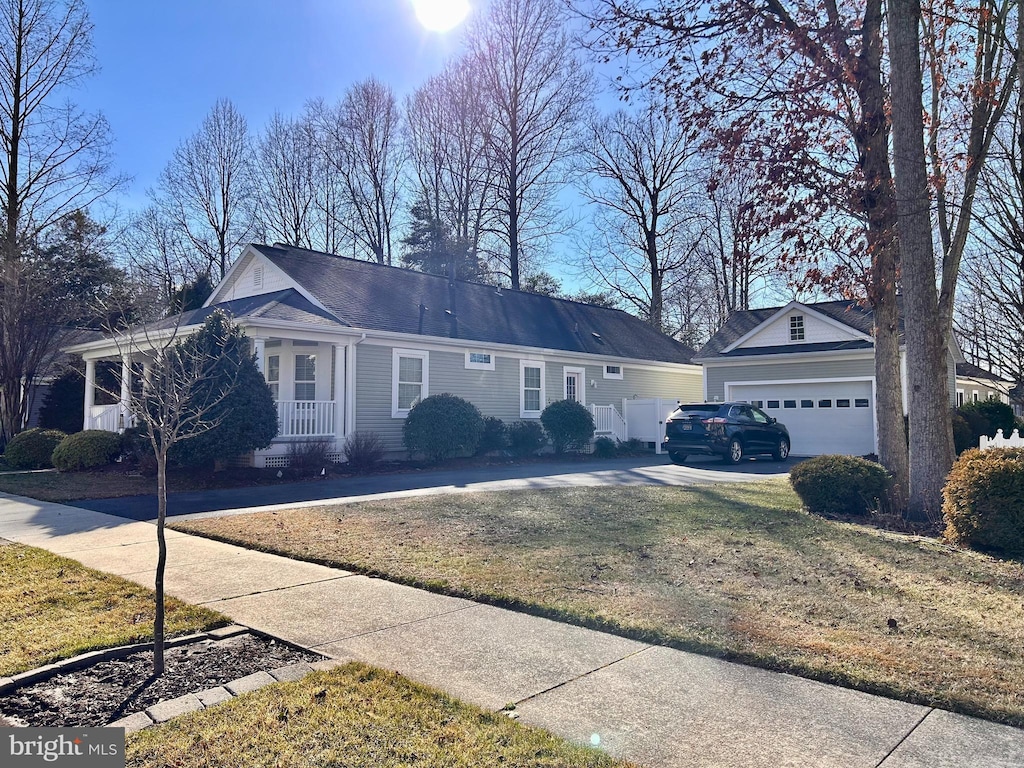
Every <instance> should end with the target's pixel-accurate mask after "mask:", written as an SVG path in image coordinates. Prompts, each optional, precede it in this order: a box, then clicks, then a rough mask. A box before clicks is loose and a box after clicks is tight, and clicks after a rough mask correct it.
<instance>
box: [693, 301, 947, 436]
mask: <svg viewBox="0 0 1024 768" xmlns="http://www.w3.org/2000/svg"><path fill="white" fill-rule="evenodd" d="M871 323H872V319H871V311H870V309H868V308H866V307H862V306H861V305H859V304H857V303H856V302H849V301H833V302H823V303H819V304H801V303H799V302H792V303H790V304H787V305H786V306H785V307H773V308H770V309H755V310H748V311H743V312H734V313H733V314H732V315H731V316H730V318H729V320H728V321H727V322H726V324H725V325H724V326H722V328H721V329H720V330H719V331H718V333H716V334H715V335H714V336H713V337H712V338H711V340H710V341H708V343H707V344H706V345H705V346H704V348H703V349H701V350H700V352H698V353H697V356H696V358H695V359H694V362H699V363H701V365H702V366H703V369H704V398H705V399H706V400H709V401H732V400H737V401H744V402H749V403H752V404H753V405H756V406H757V407H758V408H760V409H761V410H763V411H764V412H765V413H767V414H768V415H769V416H773V417H775V418H776V419H778V420H779V421H780V422H781V423H783V424H785V425H786V428H787V429H788V430H789V433H790V437H791V439H792V449H793V455H794V456H820V455H822V454H828V453H840V454H848V455H854V456H865V455H868V454H873V453H877V440H876V432H877V430H876V423H877V422H876V419H877V414H876V410H875V375H874V374H875V370H874V368H875V362H874V342H873V339H872V336H871ZM959 357H960V353H959V350H957V349H954V350H951V354H950V371H951V375H950V403H951V404H952V402H953V390H954V387H953V376H952V372H953V370H954V361H955V360H956V359H958V358H959Z"/></svg>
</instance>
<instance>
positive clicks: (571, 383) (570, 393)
mask: <svg viewBox="0 0 1024 768" xmlns="http://www.w3.org/2000/svg"><path fill="white" fill-rule="evenodd" d="M565 399H566V400H572V401H574V402H577V403H578V402H579V401H580V375H579V374H578V373H567V374H565Z"/></svg>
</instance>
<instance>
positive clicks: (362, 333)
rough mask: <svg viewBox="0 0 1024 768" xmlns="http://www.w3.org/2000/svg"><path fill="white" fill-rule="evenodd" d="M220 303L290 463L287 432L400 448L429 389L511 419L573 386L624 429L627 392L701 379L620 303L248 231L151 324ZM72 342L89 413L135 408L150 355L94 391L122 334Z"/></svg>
mask: <svg viewBox="0 0 1024 768" xmlns="http://www.w3.org/2000/svg"><path fill="white" fill-rule="evenodd" d="M215 309H224V310H225V311H227V312H228V313H229V314H230V315H231V316H232V317H233V318H234V320H235V321H236V322H237V323H238V324H239V325H240V326H241V327H242V328H243V329H244V330H245V332H246V334H247V335H248V336H249V337H250V338H251V339H252V343H253V352H254V354H255V356H256V362H257V365H258V366H259V367H260V370H261V371H262V372H263V375H264V377H265V378H266V380H267V383H268V384H269V385H270V388H271V391H272V393H273V395H274V398H275V400H276V401H277V409H278V421H279V428H280V432H279V435H278V437H277V439H276V440H275V441H274V444H273V445H272V446H271V447H270V448H269V449H267V450H264V451H258V452H257V454H256V455H255V456H254V457H253V458H254V463H255V465H256V466H284V465H286V464H287V462H288V455H289V450H290V448H289V446H290V444H293V443H297V442H301V441H308V440H314V439H315V440H328V441H330V442H331V443H332V446H331V451H333V453H334V454H336V455H335V456H332V458H338V459H340V458H341V452H342V447H343V445H344V440H345V439H346V437H347V436H348V435H351V434H352V433H353V432H356V431H369V432H375V433H377V434H378V435H380V437H381V438H382V439H383V441H384V444H385V446H386V448H387V449H388V450H389V451H391V452H400V451H404V450H405V449H404V446H403V443H402V424H403V420H404V419H405V417H406V416H407V415H408V413H409V410H410V408H412V406H413V405H414V404H415V403H416V402H417V401H419V400H420V399H422V398H425V397H427V396H429V395H431V394H440V393H443V392H448V393H451V394H454V395H458V396H459V397H463V398H465V399H467V400H469V401H470V402H472V403H474V404H475V405H476V406H477V407H478V408H479V409H480V411H481V412H482V413H483V414H484V415H485V416H496V417H498V418H500V419H502V420H503V421H505V422H506V423H507V422H510V421H516V420H519V419H538V418H540V414H541V411H542V410H543V409H544V407H545V406H547V405H548V404H549V403H552V402H554V401H556V400H562V399H566V398H568V399H572V400H576V401H578V402H580V403H582V404H583V405H585V406H587V407H588V408H590V409H591V411H592V412H594V413H595V418H596V421H597V422H598V425H599V429H602V431H603V432H605V433H607V434H610V435H614V436H616V437H619V438H620V439H625V434H626V433H625V423H624V420H623V418H622V416H623V413H622V412H623V411H624V405H623V400H624V399H626V398H671V399H691V398H694V397H699V396H700V391H701V369H700V367H699V366H697V365H694V364H693V363H692V362H691V358H692V356H693V354H694V352H693V350H692V349H690V348H689V347H687V346H685V345H683V344H681V343H679V342H677V341H675V340H673V339H671V338H670V337H668V336H666V335H664V334H662V333H659V332H657V331H656V330H654V329H653V328H651V327H650V326H649V325H647V324H646V323H644V322H642V321H640V320H639V319H637V318H635V317H633V316H631V315H629V314H627V313H625V312H622V311H620V310H615V309H605V308H602V307H595V306H591V305H588V304H581V303H578V302H573V301H567V300H563V299H553V298H550V297H547V296H540V295H537V294H532V293H525V292H521V291H513V290H509V289H506V288H498V287H495V286H493V285H483V284H479V283H469V282H462V281H449V280H448V279H447V278H446V277H442V276H437V275H429V274H425V273H422V272H414V271H411V270H407V269H400V268H396V267H389V266H383V265H380V264H375V263H371V262H366V261H358V260H355V259H350V258H345V257H339V256H333V255H331V254H327V253H320V252H317V251H310V250H305V249H302V248H294V247H291V246H284V245H274V246H267V245H255V244H253V245H249V246H248V247H247V248H246V249H245V250H244V251H243V253H242V255H241V256H240V258H239V259H238V260H237V261H236V262H235V263H234V264H233V265H232V266H231V268H230V269H229V270H228V272H227V274H226V275H225V276H224V279H223V280H221V282H220V284H219V285H218V286H217V287H216V288H215V289H214V291H213V293H212V295H211V296H210V298H209V300H208V301H207V302H206V304H205V306H204V307H203V308H201V309H199V310H195V311H192V312H189V313H185V314H183V315H180V316H177V317H172V318H169V319H168V320H165V321H163V322H162V323H160V324H157V326H155V327H154V328H153V329H151V332H152V333H154V334H158V333H160V332H161V330H162V331H163V332H164V333H168V332H171V333H176V334H186V333H189V332H191V331H192V330H194V329H195V328H197V327H198V326H199V325H200V324H201V323H202V322H203V320H204V319H205V318H206V317H207V316H208V315H209V314H210V313H211V312H212V311H213V310H215ZM69 351H72V352H75V353H77V354H80V355H82V357H83V358H85V360H86V379H87V380H86V392H85V406H86V416H85V426H86V428H92V429H108V430H116V429H118V428H119V427H120V426H122V425H123V424H125V423H128V422H130V420H131V415H130V413H128V412H127V401H128V393H129V392H130V390H129V389H128V388H129V387H131V386H133V376H140V375H142V373H141V372H140V373H135V371H136V370H138V368H139V366H138V363H139V362H142V363H143V364H144V362H145V361H144V360H142V361H139V360H121V370H122V385H121V386H122V392H123V393H124V394H123V396H122V402H121V403H119V404H117V405H112V406H97V405H95V397H94V393H95V370H96V363H97V361H99V360H110V359H117V358H119V356H120V352H119V350H118V347H117V344H116V343H115V341H114V340H113V339H110V338H105V339H102V340H98V341H93V342H90V343H85V344H80V345H77V346H75V347H71V348H69ZM225 458H227V457H225Z"/></svg>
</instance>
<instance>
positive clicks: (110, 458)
mask: <svg viewBox="0 0 1024 768" xmlns="http://www.w3.org/2000/svg"><path fill="white" fill-rule="evenodd" d="M120 455H121V436H120V435H119V434H117V433H116V432H106V431H104V430H102V429H87V430H85V431H84V432H76V433H75V434H73V435H68V436H67V437H65V438H64V439H63V440H61V441H60V444H59V445H58V446H57V447H56V448H54V449H53V456H52V461H53V466H55V467H56V468H57V469H59V470H60V471H61V472H74V471H75V470H79V469H93V468H95V467H105V466H107V465H108V464H112V463H113V462H114V459H116V458H117V457H118V456H120Z"/></svg>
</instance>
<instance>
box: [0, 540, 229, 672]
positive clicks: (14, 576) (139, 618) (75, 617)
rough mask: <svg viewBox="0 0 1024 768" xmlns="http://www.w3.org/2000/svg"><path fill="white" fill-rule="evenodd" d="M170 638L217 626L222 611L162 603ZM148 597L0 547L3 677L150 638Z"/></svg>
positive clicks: (55, 561)
mask: <svg viewBox="0 0 1024 768" xmlns="http://www.w3.org/2000/svg"><path fill="white" fill-rule="evenodd" d="M166 609H167V634H168V636H171V635H182V634H188V633H190V632H199V631H201V630H204V629H212V628H213V627H218V626H222V625H224V624H226V623H227V619H225V618H224V617H223V616H221V615H220V614H219V613H214V612H213V611H210V610H207V609H206V608H200V607H198V606H194V605H188V604H186V603H183V602H181V601H180V600H175V599H174V598H171V597H169V598H167V601H166ZM153 613H154V603H153V593H152V591H151V590H149V589H146V588H145V587H141V586H139V585H138V584H135V583H133V582H130V581H127V580H125V579H122V578H120V577H118V576H111V575H109V574H105V573H100V572H99V571H94V570H92V569H91V568H86V567H85V566H84V565H82V564H81V563H79V562H77V561H75V560H69V559H68V558H66V557H59V556H58V555H52V554H50V553H49V552H45V551H43V550H41V549H36V548H35V547H26V546H23V545H20V544H7V545H4V546H0V677H4V676H7V675H13V674H17V673H19V672H25V671H28V670H30V669H34V668H36V667H40V666H42V665H44V664H49V663H52V662H54V661H57V660H59V659H65V658H69V657H71V656H77V655H78V654H80V653H85V652H86V651H92V650H97V649H100V648H111V647H114V646H118V645H127V644H129V643H138V642H147V641H150V640H152V638H153Z"/></svg>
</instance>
